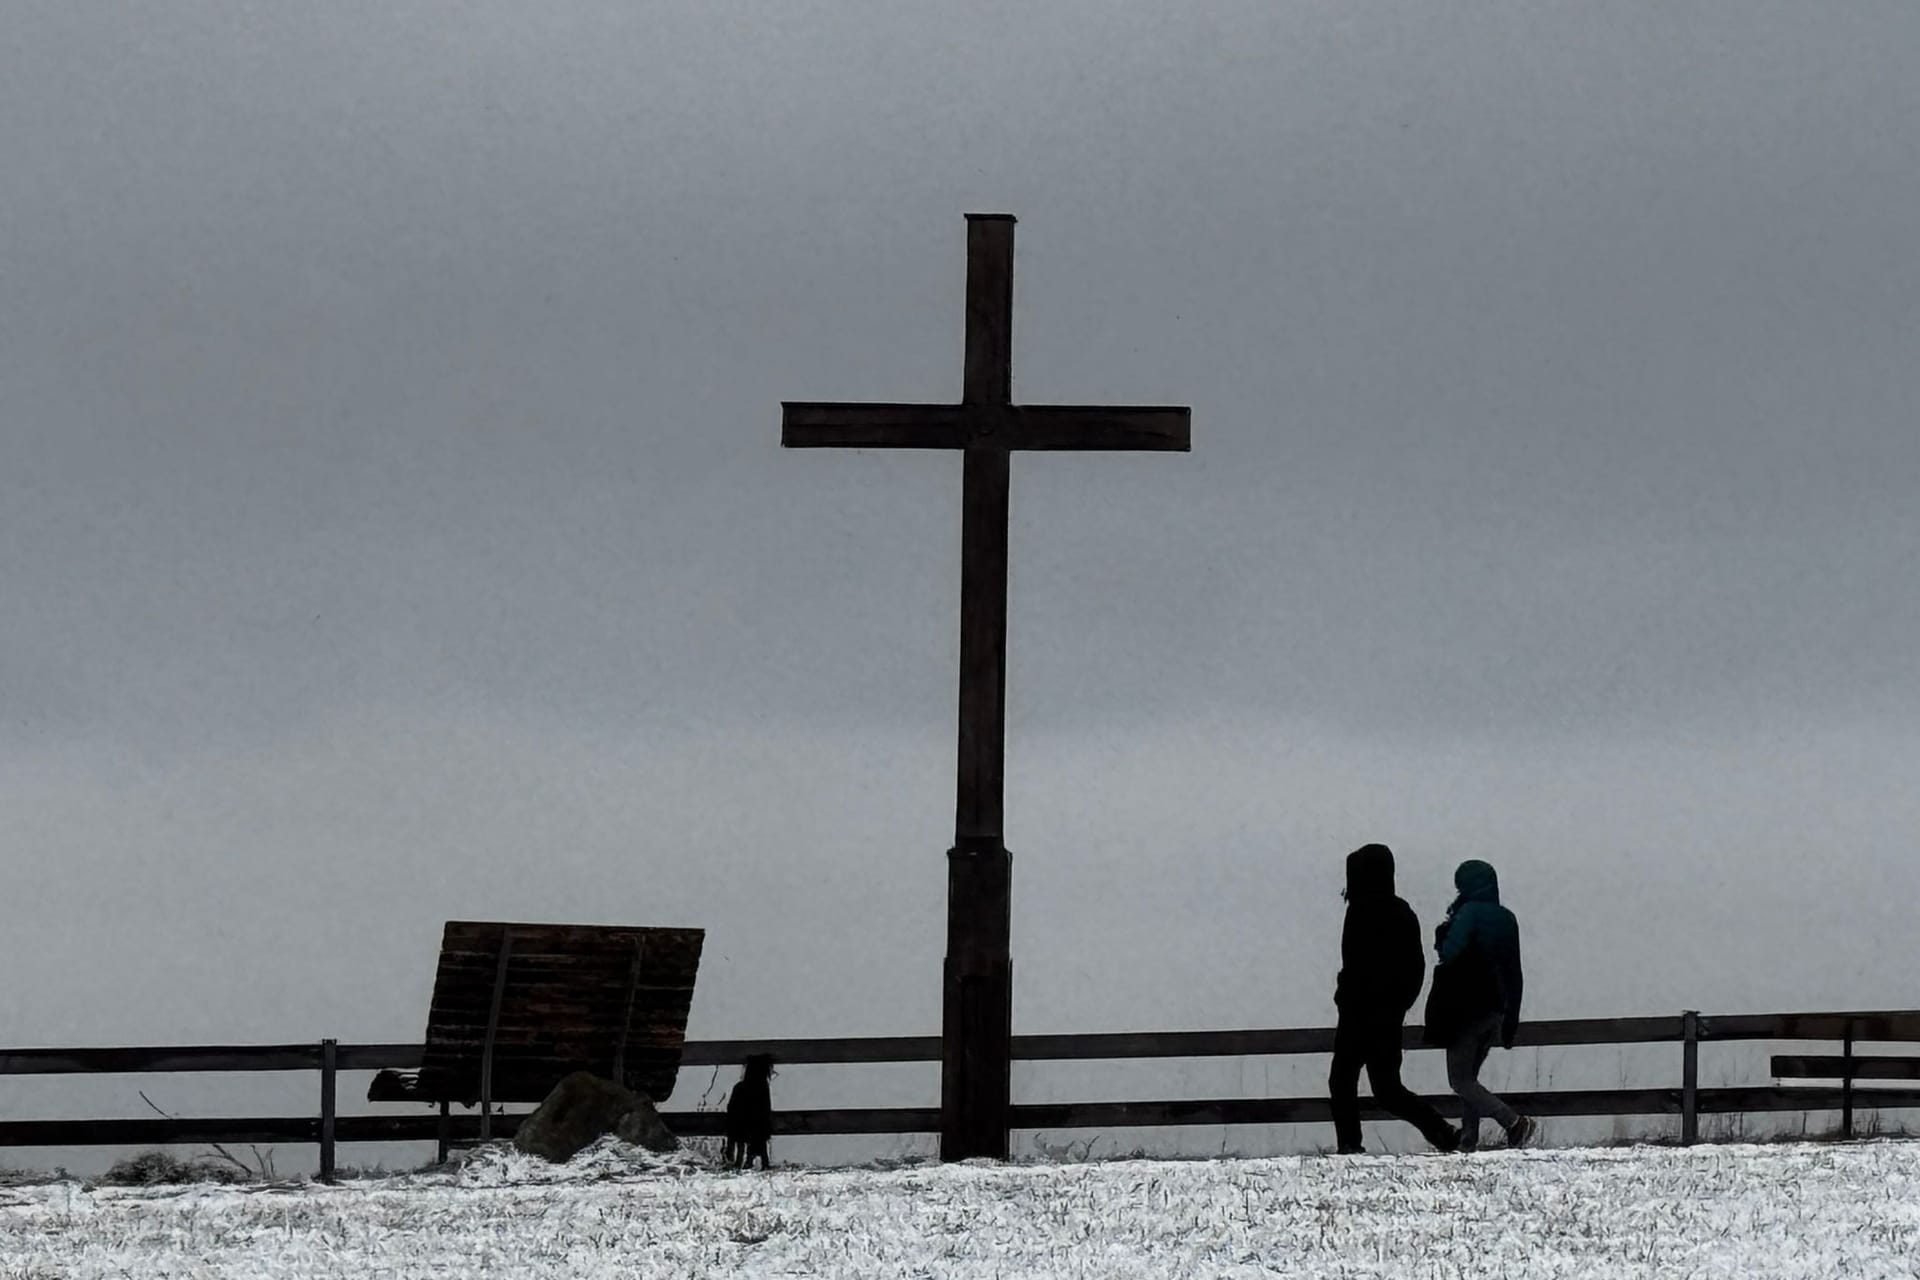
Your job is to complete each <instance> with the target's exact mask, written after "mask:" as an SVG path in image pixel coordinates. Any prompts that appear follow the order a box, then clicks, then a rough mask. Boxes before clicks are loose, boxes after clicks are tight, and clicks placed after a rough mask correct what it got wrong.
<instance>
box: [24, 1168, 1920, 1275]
mask: <svg viewBox="0 0 1920 1280" xmlns="http://www.w3.org/2000/svg"><path fill="white" fill-rule="evenodd" d="M0 1275H4V1276H7V1277H35V1278H36V1280H37V1278H41V1277H45V1278H47V1280H52V1278H53V1277H61V1278H63V1280H67V1278H72V1280H79V1278H82V1277H108V1276H112V1277H122V1276H138V1277H166V1276H179V1277H188V1276H191V1277H235V1278H236V1280H268V1278H272V1277H287V1278H289V1280H291V1278H295V1277H298V1278H301V1280H304V1278H306V1277H314V1276H342V1277H345V1276H353V1277H386V1276H422V1277H428V1276H432V1277H442V1276H445V1277H456V1276H457V1277H515V1278H522V1277H524V1278H527V1280H535V1278H544V1277H555V1278H559V1277H567V1278H569V1280H572V1278H574V1277H579V1278H581V1280H601V1278H603V1277H604V1278H607V1280H611V1278H612V1277H616V1276H618V1277H622V1278H623V1280H624V1278H625V1277H653V1276H661V1277H675V1278H676V1280H679V1278H681V1277H699V1276H743V1277H754V1276H824V1277H836V1278H837V1277H853V1276H887V1277H910V1276H964V1277H975V1276H978V1277H987V1276H1060V1277H1071V1276H1090V1277H1091V1276H1101V1277H1107V1276H1111V1277H1120V1276H1128V1277H1133V1276H1382V1277H1413V1276H1461V1277H1466V1276H1472V1277H1488V1276H1516V1277H1518V1276H1524V1277H1530V1278H1531V1277H1549V1276H1593V1277H1629V1276H1661V1277H1669V1276H1672V1277H1679V1276H1689V1277H1690V1276H1727V1277H1758V1276H1806V1277H1822V1278H1826V1277H1839V1276H1859V1277H1879V1276H1899V1277H1912V1276H1920V1143H1913V1142H1896V1141H1889V1142H1873V1143H1863V1144H1856V1145H1848V1146H1833V1145H1785V1146H1706V1147H1695V1148H1692V1149H1690V1150H1684V1151H1683V1150H1678V1149H1671V1148H1650V1147H1646V1148H1637V1149H1618V1150H1588V1151H1537V1152H1536V1151H1521V1152H1488V1153H1483V1154H1481V1155H1478V1156H1474V1157H1446V1156H1437V1155H1423V1156H1363V1157H1359V1158H1347V1159H1337V1158H1328V1157H1311V1156H1310V1157H1283V1158H1277V1159H1265V1160H1218V1161H1191V1162H1155V1161H1120V1162H1113V1163H1096V1164H1081V1165H1008V1166H995V1165H982V1164H970V1165H964V1166H954V1167H944V1168H943V1167H938V1166H933V1165H926V1166H919V1167H915V1168H908V1169H897V1170H892V1171H885V1172H882V1171H873V1170H861V1171H855V1170H833V1171H826V1170H821V1171H809V1170H797V1169H796V1170H775V1171H774V1172H773V1173H772V1174H737V1173H724V1172H716V1171H713V1170H710V1169H708V1168H705V1167H703V1166H700V1165H698V1164H696V1163H695V1162H693V1161H692V1160H691V1159H681V1160H675V1161H669V1162H665V1163H647V1162H643V1161H640V1160H637V1159H636V1158H635V1157H634V1156H633V1155H631V1154H629V1153H628V1152H626V1151H625V1150H624V1149H621V1148H618V1147H616V1146H602V1147H596V1148H592V1149H590V1150H589V1151H588V1152H587V1153H584V1154H583V1155H582V1156H581V1157H579V1158H578V1159H577V1160H576V1161H574V1162H573V1164H571V1165H568V1166H561V1167H554V1166H547V1165H544V1164H542V1163H540V1162H538V1161H532V1160H528V1159H526V1158H524V1157H520V1156H518V1155H517V1154H514V1153H512V1152H511V1151H502V1150H496V1149H489V1150H486V1151H482V1152H479V1153H477V1154H476V1155H475V1156H474V1157H473V1158H472V1159H470V1160H469V1161H468V1162H467V1163H466V1164H465V1165H464V1166H463V1167H461V1168H459V1169H456V1170H449V1171H447V1172H440V1173H434V1174H420V1175H410V1176H403V1177H394V1178H387V1179H381V1180H377V1181H365V1182H356V1183H349V1184H344V1185H341V1186H337V1187H322V1186H288V1187H260V1188H232V1187H213V1186H202V1187H185V1188H182V1187H172V1188H149V1189H139V1190H131V1189H108V1188H101V1189H96V1190H87V1189H86V1188H84V1187H82V1186H79V1185H77V1184H72V1183H67V1184H56V1185H50V1186H18V1187H7V1188H0Z"/></svg>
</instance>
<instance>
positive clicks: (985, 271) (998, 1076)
mask: <svg viewBox="0 0 1920 1280" xmlns="http://www.w3.org/2000/svg"><path fill="white" fill-rule="evenodd" d="M1012 402H1013V219H1012V218H1010V217H992V216H982V215H978V214H969V215H968V216H967V338H966V369H965V377H964V380H963V390H962V403H963V404H967V405H970V406H979V407H982V408H986V407H989V406H991V407H993V408H1000V407H1004V406H1007V405H1010V404H1012ZM1010 470H1011V467H1010V463H1009V456H1008V453H1007V450H1006V448H1005V446H1004V445H1002V444H1000V443H999V442H997V441H994V440H993V438H992V437H991V436H989V437H987V438H986V439H983V440H978V441H976V442H974V443H972V444H970V445H968V447H967V449H966V452H965V462H964V470H963V474H962V479H961V498H960V732H959V757H958V764H959V767H958V770H957V785H956V788H955V790H956V794H955V797H954V842H953V848H952V849H950V850H948V852H947V958H946V965H945V975H944V977H945V980H944V983H943V988H944V989H943V991H942V996H941V1007H942V1013H941V1037H940V1155H941V1158H942V1159H945V1160H964V1159H967V1158H968V1157H971V1156H990V1157H993V1158H995V1159H1001V1160H1004V1159H1006V1157H1007V1124H1008V1115H1009V1113H1010V1109H1011V1106H1012V1102H1013V1096H1012V1090H1013V1081H1012V1071H1011V1067H1012V1064H1011V1061H1010V1058H1011V1054H1012V1049H1013V956H1012V948H1013V938H1012V913H1013V906H1012V902H1013V856H1012V855H1011V854H1009V853H1008V852H1007V847H1006V831H1005V822H1006V799H1005V797H1006V740H1007V524H1008V480H1009V472H1010Z"/></svg>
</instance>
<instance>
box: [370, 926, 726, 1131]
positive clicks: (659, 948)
mask: <svg viewBox="0 0 1920 1280" xmlns="http://www.w3.org/2000/svg"><path fill="white" fill-rule="evenodd" d="M705 937H706V931H705V930H703V929H658V928H641V927H629V926H622V925H580V924H523V923H515V922H508V921H473V920H449V921H448V922H447V925H446V931H445V933H444V935H443V936H442V938H441V943H440V963H439V968H438V970H437V971H436V972H435V974H434V982H433V1001H432V1004H431V1005H430V1006H429V1008H428V1012H427V1035H426V1042H425V1045H424V1047H423V1049H422V1052H421V1057H420V1068H419V1070H417V1071H394V1070H387V1071H382V1072H380V1073H379V1074H378V1075H376V1076H375V1077H374V1078H373V1083H372V1084H371V1085H370V1086H369V1087H368V1089H367V1099H368V1100H369V1101H371V1102H426V1103H438V1104H439V1106H440V1114H441V1115H442V1116H445V1115H446V1114H447V1112H448V1108H449V1106H450V1105H451V1104H452V1103H456V1102H458V1103H460V1104H462V1105H464V1106H475V1105H478V1106H479V1107H480V1137H481V1140H482V1141H485V1140H486V1139H488V1138H490V1137H491V1136H492V1112H493V1107H494V1106H495V1105H496V1104H498V1103H503V1102H535V1103H537V1102H540V1101H542V1100H544V1099H545V1098H546V1096H547V1094H548V1093H550V1092H552V1090H553V1087H554V1085H556V1084H558V1083H559V1082H560V1080H561V1079H562V1078H563V1077H565V1076H567V1075H569V1074H571V1073H572V1072H575V1071H591V1072H593V1073H594V1074H595V1075H599V1076H605V1077H606V1078H607V1079H610V1080H615V1081H618V1082H620V1083H621V1084H624V1085H626V1086H627V1087H628V1088H629V1089H632V1090H634V1091H635V1092H636V1093H644V1094H646V1095H647V1096H649V1097H651V1098H652V1099H653V1100H654V1101H655V1102H664V1101H665V1100H666V1098H667V1096H668V1095H669V1094H671V1093H672V1092H673V1084H674V1079H675V1077H676V1076H677V1075H678V1074H679V1070H680V1056H681V1052H682V1050H683V1049H684V1048H685V1045H686V1037H687V1014H688V1012H689V1010H690V1009H691V1008H692V1004H693V983H694V978H695V975H696V974H697V973H698V971H699V967H700V948H701V944H702V943H703V942H704V940H705ZM444 1147H445V1141H444V1138H443V1140H442V1148H443V1155H444Z"/></svg>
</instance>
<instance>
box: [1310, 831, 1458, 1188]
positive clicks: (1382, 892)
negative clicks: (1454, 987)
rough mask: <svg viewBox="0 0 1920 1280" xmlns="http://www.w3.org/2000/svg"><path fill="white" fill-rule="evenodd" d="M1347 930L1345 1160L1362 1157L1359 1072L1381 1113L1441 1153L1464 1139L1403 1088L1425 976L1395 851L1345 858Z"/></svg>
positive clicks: (1341, 1127) (1340, 1121) (1338, 1110)
mask: <svg viewBox="0 0 1920 1280" xmlns="http://www.w3.org/2000/svg"><path fill="white" fill-rule="evenodd" d="M1344 896H1345V897H1346V899H1347V919H1346V925H1345V927H1344V928H1342V930H1341V932H1340V976H1339V977H1338V978H1337V979H1336V980H1335V984H1334V993H1333V1002H1334V1004H1335V1006H1337V1007H1338V1009H1339V1011H1340V1018H1339V1023H1338V1025H1337V1026H1336V1027H1335V1029H1334V1033H1333V1067H1332V1069H1331V1070H1330V1071H1329V1072H1328V1074H1327V1089H1328V1091H1329V1092H1330V1093H1331V1094H1332V1096H1333V1132H1334V1140H1335V1143H1336V1145H1337V1149H1338V1150H1339V1151H1340V1153H1341V1154H1343V1155H1350V1154H1358V1153H1359V1152H1360V1151H1361V1150H1362V1147H1361V1144H1360V1103H1359V1087H1360V1071H1361V1068H1363V1067H1364V1068H1365V1069H1366V1072H1367V1083H1368V1084H1369V1085H1371V1086H1372V1088H1373V1096H1374V1099H1375V1100H1376V1101H1378V1102H1379V1103H1380V1105H1381V1106H1383V1107H1385V1108H1386V1109H1387V1110H1388V1111H1389V1112H1391V1113H1392V1114H1394V1115H1396V1116H1399V1117H1400V1118H1401V1119H1402V1120H1405V1121H1406V1122H1407V1123H1408V1124H1411V1125H1413V1126H1414V1127H1415V1128H1416V1129H1418V1130H1420V1132H1421V1134H1422V1135H1423V1136H1424V1137H1425V1138H1426V1140H1427V1141H1428V1142H1430V1143H1432V1144H1433V1145H1434V1146H1435V1147H1438V1148H1439V1149H1440V1150H1442V1151H1452V1150H1454V1149H1455V1148H1456V1147H1457V1146H1458V1145H1459V1135H1458V1134H1457V1133H1456V1132H1455V1131H1454V1128H1453V1126H1452V1125H1450V1124H1448V1123H1447V1122H1446V1121H1445V1120H1444V1119H1442V1118H1441V1115H1440V1113H1439V1112H1437V1111H1435V1110H1434V1109H1433V1108H1432V1107H1431V1106H1429V1105H1428V1104H1427V1103H1426V1102H1425V1101H1424V1100H1423V1099H1422V1098H1421V1097H1420V1096H1419V1095H1418V1094H1416V1093H1414V1092H1413V1091H1412V1090H1410V1089H1408V1088H1407V1087H1406V1086H1405V1085H1404V1084H1402V1083H1400V1035H1401V1024H1402V1023H1404V1022H1405V1021H1406V1016H1407V1010H1408V1009H1409V1008H1411V1007H1412V1006H1413V1002H1414V1001H1415V1000H1416V999H1418V998H1419V995H1420V985H1421V983H1422V982H1423V981H1424V980H1425V979H1426V976H1427V960H1426V953H1425V950H1424V949H1423V948H1422V946H1421V939H1420V921H1419V918H1418V917H1416V916H1415V915H1414V914H1413V908H1412V907H1410V906H1408V905H1407V904H1406V903H1405V902H1404V901H1403V900H1401V899H1400V898H1399V897H1396V896H1395V894H1394V892H1393V851H1392V850H1391V849H1389V848H1387V846H1385V845H1383V844H1369V845H1365V846H1363V847H1361V848H1359V849H1355V850H1354V851H1353V852H1352V853H1350V854H1348V855H1347V888H1346V893H1345V895H1344Z"/></svg>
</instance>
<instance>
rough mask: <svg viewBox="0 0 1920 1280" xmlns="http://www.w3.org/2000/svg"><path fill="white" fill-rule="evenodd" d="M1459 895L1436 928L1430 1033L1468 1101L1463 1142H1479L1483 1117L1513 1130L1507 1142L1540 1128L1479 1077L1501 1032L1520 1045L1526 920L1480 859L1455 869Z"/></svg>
mask: <svg viewBox="0 0 1920 1280" xmlns="http://www.w3.org/2000/svg"><path fill="white" fill-rule="evenodd" d="M1453 884H1454V888H1455V889H1457V890H1459V896H1458V897H1456V898H1455V899H1454V900H1453V905H1452V906H1451V907H1449V908H1448V909H1447V918H1446V919H1445V920H1443V921H1442V922H1441V923H1440V926H1439V928H1438V929H1436V930H1435V931H1434V949H1435V950H1436V951H1437V952H1438V953H1439V957H1440V963H1439V965H1438V966H1437V967H1436V968H1435V969H1434V971H1433V990H1432V991H1431V993H1430V994H1429V996H1428V1000H1427V1039H1428V1042H1429V1043H1433V1044H1441V1045H1444V1046H1446V1050H1447V1084H1448V1085H1449V1086H1450V1087H1451V1088H1452V1089H1453V1091H1454V1092H1455V1093H1456V1094H1458V1095H1460V1101H1461V1104H1462V1107H1463V1112H1462V1116H1461V1128H1460V1150H1462V1151H1471V1150H1473V1149H1474V1148H1475V1147H1476V1146H1478V1145H1479V1137H1480V1117H1482V1116H1492V1117H1493V1118H1494V1119H1495V1120H1496V1121H1498V1122H1499V1124H1500V1127H1501V1128H1503V1129H1505V1130H1506V1131H1507V1145H1508V1146H1513V1147H1518V1146H1522V1145H1524V1144H1525V1143H1526V1141H1527V1140H1528V1139H1529V1138H1531V1137H1532V1136H1533V1133H1534V1128H1535V1125H1534V1122H1533V1120H1532V1119H1531V1118H1530V1117H1528V1116H1523V1115H1520V1114H1518V1113H1517V1112H1515V1111H1514V1109H1513V1108H1512V1107H1509V1106H1508V1105H1507V1104H1506V1103H1504V1102H1502V1101H1501V1100H1500V1099H1499V1098H1498V1097H1497V1096H1495V1094H1494V1093H1493V1091H1492V1090H1490V1089H1488V1088H1487V1087H1486V1086H1485V1085H1483V1084H1481V1083H1480V1068H1481V1067H1482V1066H1483V1065H1485V1063H1486V1060H1487V1054H1488V1053H1490V1052H1491V1051H1492V1049H1493V1046H1494V1042H1495V1041H1496V1040H1497V1041H1498V1042H1499V1044H1500V1047H1501V1048H1503V1049H1511V1048H1513V1039H1514V1036H1515V1035H1516V1034H1517V1033H1518V1031H1519V1028H1520V996H1521V992H1522V987H1523V979H1522V975H1521V970H1520V922H1519V921H1518V920H1516V919H1514V915H1513V912H1511V911H1509V910H1507V908H1505V907H1503V906H1501V905H1500V879H1499V877H1498V876H1497V875H1496V874H1495V872H1494V869H1493V868H1492V867H1491V866H1490V865H1488V864H1487V863H1485V862H1481V861H1480V860H1479V859H1477V858H1476V859H1470V860H1468V861H1466V862H1463V863H1461V864H1460V866H1459V867H1458V868H1457V869H1456V870H1455V871H1454V873H1453Z"/></svg>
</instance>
